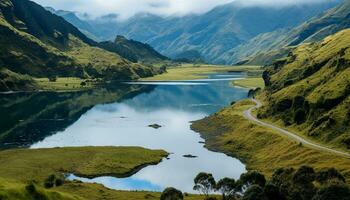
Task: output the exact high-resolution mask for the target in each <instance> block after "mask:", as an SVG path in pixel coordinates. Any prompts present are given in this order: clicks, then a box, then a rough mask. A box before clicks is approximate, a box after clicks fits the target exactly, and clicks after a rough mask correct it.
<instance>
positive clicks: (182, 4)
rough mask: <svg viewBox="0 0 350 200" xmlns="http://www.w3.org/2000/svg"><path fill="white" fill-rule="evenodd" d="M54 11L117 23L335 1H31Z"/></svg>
mask: <svg viewBox="0 0 350 200" xmlns="http://www.w3.org/2000/svg"><path fill="white" fill-rule="evenodd" d="M34 1H35V2H37V3H39V4H41V5H43V6H46V7H47V6H49V7H54V8H55V9H61V10H69V11H74V12H79V13H86V14H88V15H89V16H90V17H94V18H96V17H101V16H103V15H108V14H117V15H118V16H119V18H118V19H119V20H125V19H128V18H130V17H132V16H134V15H136V14H139V13H150V14H154V15H159V16H185V15H188V14H203V13H205V12H208V11H210V10H211V9H213V8H215V7H217V6H220V5H224V4H227V3H231V2H235V3H237V4H239V5H241V6H268V7H283V6H290V5H301V4H314V3H322V2H332V1H336V0H307V1H305V0H75V1H71V0H34Z"/></svg>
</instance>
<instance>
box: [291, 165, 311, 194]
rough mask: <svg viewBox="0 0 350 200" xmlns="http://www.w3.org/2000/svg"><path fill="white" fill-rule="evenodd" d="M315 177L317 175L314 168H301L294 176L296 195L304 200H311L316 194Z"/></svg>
mask: <svg viewBox="0 0 350 200" xmlns="http://www.w3.org/2000/svg"><path fill="white" fill-rule="evenodd" d="M315 177H316V173H315V170H314V169H313V168H312V167H309V166H301V167H300V168H299V169H298V170H297V171H296V172H295V173H294V175H293V190H295V193H296V194H298V195H300V197H301V198H302V199H305V200H309V199H311V198H312V197H313V196H314V194H315V192H316V188H315V185H314V184H313V181H315Z"/></svg>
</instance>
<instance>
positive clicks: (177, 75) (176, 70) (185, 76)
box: [141, 64, 260, 81]
mask: <svg viewBox="0 0 350 200" xmlns="http://www.w3.org/2000/svg"><path fill="white" fill-rule="evenodd" d="M259 69H260V67H259V66H220V65H193V64H183V65H181V66H179V67H171V68H169V69H167V73H164V74H160V75H156V76H153V77H149V78H144V79H141V80H142V81H174V80H193V79H203V78H208V74H211V73H215V72H229V71H235V72H252V71H256V70H259Z"/></svg>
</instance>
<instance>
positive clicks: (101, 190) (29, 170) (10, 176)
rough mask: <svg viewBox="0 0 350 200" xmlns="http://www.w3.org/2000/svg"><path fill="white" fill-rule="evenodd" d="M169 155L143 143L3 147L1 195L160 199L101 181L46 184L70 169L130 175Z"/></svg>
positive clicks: (26, 199)
mask: <svg viewBox="0 0 350 200" xmlns="http://www.w3.org/2000/svg"><path fill="white" fill-rule="evenodd" d="M165 156H167V153H166V152H164V151H162V150H148V149H144V148H139V147H74V148H73V147H70V148H53V149H32V150H28V149H17V150H4V151H0V199H18V200H38V199H41V200H51V199H52V200H71V199H78V200H79V199H89V200H100V199H105V200H114V199H118V200H129V199H133V200H146V199H147V200H158V199H159V198H160V193H159V192H147V191H139V192H136V191H117V190H112V189H108V188H105V187H104V186H103V185H100V184H94V183H83V182H80V181H66V182H65V183H64V184H63V185H62V186H57V187H53V188H50V189H46V188H44V187H43V181H44V180H45V179H46V178H47V177H48V176H49V175H52V174H55V175H56V176H57V177H60V176H62V173H66V172H71V173H74V174H77V175H80V176H86V177H95V176H102V175H112V176H117V177H123V176H126V175H128V176H129V175H131V174H132V173H134V172H136V171H137V170H138V169H140V167H142V166H145V165H148V164H157V163H158V162H160V160H161V159H162V158H163V157H165ZM32 183H33V184H32ZM28 186H32V187H33V188H34V189H33V188H31V189H30V188H28ZM202 199H204V198H203V197H202V196H198V195H191V194H189V195H185V200H202Z"/></svg>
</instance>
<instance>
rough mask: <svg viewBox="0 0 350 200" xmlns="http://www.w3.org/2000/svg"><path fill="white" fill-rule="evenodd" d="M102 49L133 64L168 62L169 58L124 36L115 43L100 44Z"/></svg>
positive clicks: (118, 37) (119, 37)
mask: <svg viewBox="0 0 350 200" xmlns="http://www.w3.org/2000/svg"><path fill="white" fill-rule="evenodd" d="M98 46H99V47H100V48H103V49H106V50H108V51H111V52H115V53H117V54H119V55H121V56H123V57H124V58H127V59H128V60H130V61H132V62H138V61H140V62H150V63H152V62H162V61H165V60H168V58H167V57H165V56H163V55H161V54H160V53H158V52H157V51H156V50H154V49H153V48H152V47H151V46H150V45H148V44H144V43H142V42H138V41H135V40H128V39H126V38H125V37H123V36H120V35H118V36H117V37H116V39H115V40H114V42H109V41H106V42H100V43H99V44H98Z"/></svg>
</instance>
